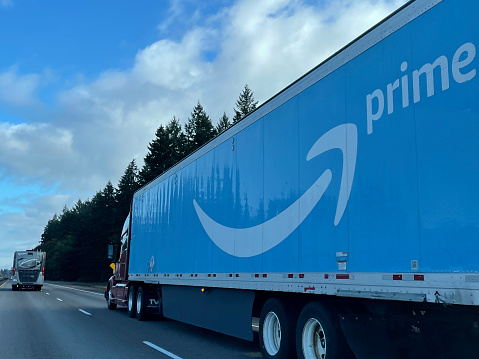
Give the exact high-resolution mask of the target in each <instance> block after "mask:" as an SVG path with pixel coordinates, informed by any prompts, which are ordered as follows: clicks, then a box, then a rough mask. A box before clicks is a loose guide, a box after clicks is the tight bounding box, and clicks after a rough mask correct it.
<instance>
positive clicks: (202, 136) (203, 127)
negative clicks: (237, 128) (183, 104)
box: [185, 101, 215, 154]
mask: <svg viewBox="0 0 479 359" xmlns="http://www.w3.org/2000/svg"><path fill="white" fill-rule="evenodd" d="M185 132H186V141H187V144H186V150H187V154H190V153H192V152H193V151H195V150H196V149H198V148H199V147H201V146H203V145H204V144H205V143H206V142H208V141H209V140H210V139H212V138H213V137H214V135H215V129H214V127H213V123H212V122H211V120H210V117H209V116H208V115H207V114H206V111H205V110H204V108H203V106H201V104H200V102H199V101H198V104H197V105H196V106H195V107H194V108H193V112H192V113H191V117H190V118H188V123H187V124H186V126H185Z"/></svg>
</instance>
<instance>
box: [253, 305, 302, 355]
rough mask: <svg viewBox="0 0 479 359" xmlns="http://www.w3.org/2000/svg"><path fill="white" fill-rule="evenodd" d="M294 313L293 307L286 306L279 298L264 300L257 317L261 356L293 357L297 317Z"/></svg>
mask: <svg viewBox="0 0 479 359" xmlns="http://www.w3.org/2000/svg"><path fill="white" fill-rule="evenodd" d="M286 308H288V311H286ZM290 309H291V310H290ZM295 313H296V311H295V310H294V308H293V307H288V306H286V304H285V302H284V301H283V300H281V299H279V298H270V299H268V300H267V301H266V303H265V304H264V306H263V309H262V310H261V316H260V319H259V345H260V349H261V354H262V355H263V358H268V359H290V358H293V357H294V344H295V343H294V330H295V326H296V318H297V315H295Z"/></svg>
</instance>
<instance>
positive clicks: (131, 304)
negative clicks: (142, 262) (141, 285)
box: [128, 286, 136, 318]
mask: <svg viewBox="0 0 479 359" xmlns="http://www.w3.org/2000/svg"><path fill="white" fill-rule="evenodd" d="M135 308H136V293H135V287H133V286H131V287H130V288H129V289H128V316H129V317H130V318H133V317H134V316H135V315H136V310H135Z"/></svg>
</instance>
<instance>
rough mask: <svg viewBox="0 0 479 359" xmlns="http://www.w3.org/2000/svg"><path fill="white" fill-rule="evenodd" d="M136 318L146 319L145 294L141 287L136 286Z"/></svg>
mask: <svg viewBox="0 0 479 359" xmlns="http://www.w3.org/2000/svg"><path fill="white" fill-rule="evenodd" d="M136 319H138V320H140V321H143V320H145V319H146V296H145V291H144V289H143V287H140V288H138V291H137V293H136Z"/></svg>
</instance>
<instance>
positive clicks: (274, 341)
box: [263, 312, 281, 356]
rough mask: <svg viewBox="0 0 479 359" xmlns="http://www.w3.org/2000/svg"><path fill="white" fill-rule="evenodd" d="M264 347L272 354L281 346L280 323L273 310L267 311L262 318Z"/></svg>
mask: <svg viewBox="0 0 479 359" xmlns="http://www.w3.org/2000/svg"><path fill="white" fill-rule="evenodd" d="M263 342H264V348H265V349H266V351H267V352H268V354H269V355H271V356H274V355H276V354H277V353H278V352H279V347H280V346H281V324H280V322H279V319H278V316H277V315H276V314H275V313H274V312H269V313H268V314H266V317H265V318H264V325H263Z"/></svg>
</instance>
